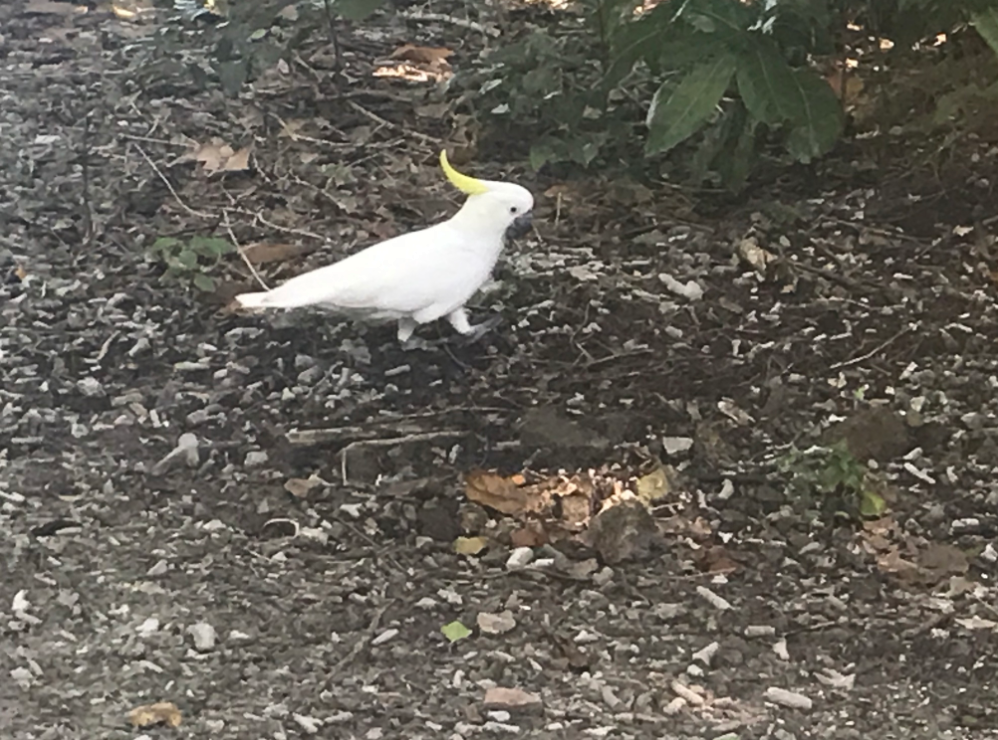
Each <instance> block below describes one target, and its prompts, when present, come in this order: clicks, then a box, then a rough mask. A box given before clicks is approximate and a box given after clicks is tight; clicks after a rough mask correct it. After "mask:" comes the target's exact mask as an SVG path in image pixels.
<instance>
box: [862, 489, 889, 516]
mask: <svg viewBox="0 0 998 740" xmlns="http://www.w3.org/2000/svg"><path fill="white" fill-rule="evenodd" d="M886 510H887V503H886V502H885V501H884V499H883V497H882V496H881V495H880V494H878V493H874V492H873V491H863V494H862V496H860V501H859V513H860V516H862V517H864V518H868V519H875V518H877V517H878V516H882V515H883V513H884V511H886Z"/></svg>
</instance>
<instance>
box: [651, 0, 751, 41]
mask: <svg viewBox="0 0 998 740" xmlns="http://www.w3.org/2000/svg"><path fill="white" fill-rule="evenodd" d="M670 5H671V3H670ZM756 17H757V13H756V11H755V9H753V8H752V7H751V6H750V5H748V4H746V3H743V2H732V0H686V2H684V3H682V5H681V7H680V9H679V11H678V12H677V13H676V20H677V21H686V22H687V23H689V24H691V25H692V26H693V27H694V28H696V29H697V30H700V31H706V32H710V33H713V32H717V31H720V30H722V29H727V30H729V31H735V30H738V31H741V30H745V29H746V28H748V27H749V26H751V25H752V23H754V22H755V20H756Z"/></svg>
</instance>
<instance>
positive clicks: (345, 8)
mask: <svg viewBox="0 0 998 740" xmlns="http://www.w3.org/2000/svg"><path fill="white" fill-rule="evenodd" d="M383 3H384V0H336V2H334V3H333V10H335V11H336V13H337V14H338V15H339V16H341V17H343V18H346V19H347V20H348V21H362V20H364V19H365V18H367V17H368V16H369V15H371V13H373V12H374V11H376V10H377V9H378V8H380V7H381V6H382V4H383Z"/></svg>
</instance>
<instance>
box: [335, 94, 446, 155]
mask: <svg viewBox="0 0 998 740" xmlns="http://www.w3.org/2000/svg"><path fill="white" fill-rule="evenodd" d="M347 105H349V106H350V107H351V108H353V109H354V110H355V111H357V112H358V113H360V114H361V115H362V116H366V117H367V118H370V119H371V120H372V121H374V122H375V123H378V124H381V125H382V126H384V127H385V128H390V129H392V130H393V131H402V130H403V129H402V127H401V126H399V125H397V124H394V123H392V122H391V121H386V120H385V119H384V118H382V117H381V116H379V115H378V114H377V113H372V112H371V111H369V110H368V109H367V108H365V107H364V106H362V105H361V104H360V103H356V102H354V101H353V100H348V101H347ZM405 133H407V134H410V135H412V136H415V137H416V138H417V139H422V140H423V141H426V142H430V143H432V144H434V145H435V146H439V145H440V144H441V143H443V139H438V138H436V137H433V136H427V135H426V134H421V133H420V132H419V131H405Z"/></svg>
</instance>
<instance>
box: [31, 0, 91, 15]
mask: <svg viewBox="0 0 998 740" xmlns="http://www.w3.org/2000/svg"><path fill="white" fill-rule="evenodd" d="M87 10H88V9H87V6H86V5H75V4H73V3H70V2H61V3H59V2H54V1H53V0H28V2H27V3H25V5H24V8H23V10H22V11H21V12H23V13H25V14H30V15H77V14H78V13H86V12H87Z"/></svg>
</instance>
